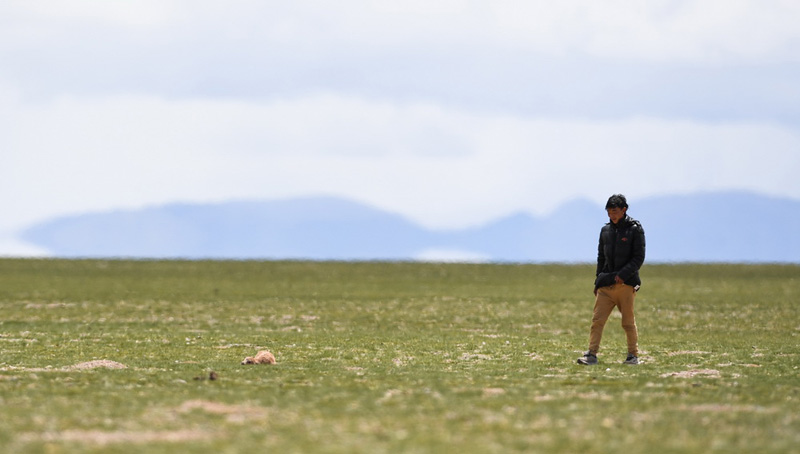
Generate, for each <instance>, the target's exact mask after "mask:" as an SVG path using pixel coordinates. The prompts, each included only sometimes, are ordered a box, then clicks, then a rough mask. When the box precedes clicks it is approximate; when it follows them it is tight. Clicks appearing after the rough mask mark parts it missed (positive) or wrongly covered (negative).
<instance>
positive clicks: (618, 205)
mask: <svg viewBox="0 0 800 454" xmlns="http://www.w3.org/2000/svg"><path fill="white" fill-rule="evenodd" d="M627 211H628V200H627V199H625V196H624V195H622V194H614V195H612V196H611V197H609V198H608V202H606V212H607V213H608V219H609V220H610V221H611V222H612V223H613V224H616V223H617V222H619V221H620V219H623V218H624V217H625V213H626V212H627Z"/></svg>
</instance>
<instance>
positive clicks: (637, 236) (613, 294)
mask: <svg viewBox="0 0 800 454" xmlns="http://www.w3.org/2000/svg"><path fill="white" fill-rule="evenodd" d="M627 211H628V201H627V200H626V199H625V196H624V195H622V194H614V195H612V196H611V197H609V198H608V202H607V203H606V212H608V219H609V223H608V224H606V225H604V226H603V228H602V229H601V230H600V243H599V245H598V248H597V273H596V276H597V277H596V279H595V283H594V294H595V302H594V313H593V315H592V327H591V330H590V332H589V351H587V352H586V353H584V355H583V356H582V357H581V358H579V359H578V364H583V365H585V366H591V365H595V364H597V362H598V360H597V352H598V351H599V350H600V339H601V338H602V337H603V328H604V327H605V324H606V321H607V320H608V317H609V316H610V315H611V312H612V311H613V310H614V307H617V309H619V311H620V312H621V313H622V328H623V329H624V330H625V337H626V339H627V342H628V356H627V358H626V359H625V361H624V363H625V364H639V333H638V331H637V329H636V317H635V316H634V314H633V302H634V300H635V298H636V292H637V291H639V286H640V285H641V284H642V281H641V280H640V279H639V268H640V267H641V266H642V263H644V249H645V240H644V229H643V228H642V225H641V224H640V223H639V221H637V220H635V219H633V218H631V217H630V216H628V214H627Z"/></svg>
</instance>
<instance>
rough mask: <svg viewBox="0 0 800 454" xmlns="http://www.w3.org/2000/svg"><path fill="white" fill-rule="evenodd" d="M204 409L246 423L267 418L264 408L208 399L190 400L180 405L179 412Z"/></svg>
mask: <svg viewBox="0 0 800 454" xmlns="http://www.w3.org/2000/svg"><path fill="white" fill-rule="evenodd" d="M197 410H199V411H203V412H206V413H209V414H212V415H222V416H225V419H226V420H227V421H228V422H232V423H246V422H248V421H252V420H253V419H263V418H266V416H267V412H266V410H264V409H263V408H259V407H252V406H248V405H230V404H223V403H219V402H211V401H208V400H188V401H186V402H184V403H182V404H181V406H180V407H178V409H177V412H178V413H182V414H183V413H189V412H192V411H197Z"/></svg>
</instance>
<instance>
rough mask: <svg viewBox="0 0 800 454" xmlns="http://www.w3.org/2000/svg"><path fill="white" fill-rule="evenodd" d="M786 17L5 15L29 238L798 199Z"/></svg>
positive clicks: (81, 10)
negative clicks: (328, 213)
mask: <svg viewBox="0 0 800 454" xmlns="http://www.w3.org/2000/svg"><path fill="white" fill-rule="evenodd" d="M798 23H800V2H796V1H794V0H782V1H777V0H762V1H755V0H753V1H749V0H703V1H699V0H686V1H681V0H673V1H661V0H648V1H647V2H643V1H640V0H607V1H603V2H595V1H588V0H586V1H575V0H560V1H558V2H553V1H549V0H545V1H540V0H525V1H510V0H437V1H435V2H431V1H428V0H425V1H421V0H402V1H394V0H381V1H362V0H342V1H338V2H330V1H315V0H300V1H291V2H287V1H272V0H260V1H252V0H238V1H237V0H234V1H224V2H223V1H209V0H137V1H122V0H79V1H75V0H4V1H3V2H0V158H1V161H0V206H2V216H0V255H23V256H24V255H37V254H41V253H44V252H45V251H41V250H39V249H37V248H36V247H35V246H32V245H29V244H25V243H23V242H21V241H20V240H19V239H18V238H17V235H18V233H19V232H21V231H22V230H24V229H25V228H26V227H28V226H31V225H34V224H36V223H39V222H42V221H45V220H48V219H52V218H54V217H58V216H64V215H73V214H81V213H86V212H99V211H111V210H125V209H137V208H142V207H149V206H156V205H163V204H167V203H173V202H188V203H207V202H221V201H228V200H241V199H247V200H274V199H284V198H292V197H307V196H319V195H325V196H339V197H344V198H348V199H352V200H355V201H358V202H362V203H366V204H369V205H371V206H374V207H376V208H381V209H384V210H387V211H391V212H394V213H398V214H401V215H404V216H406V217H407V218H408V219H410V220H412V221H414V222H416V223H418V224H420V225H422V226H425V227H429V228H435V229H451V228H462V227H467V226H475V225H479V224H482V223H485V222H489V221H491V220H493V219H496V218H498V217H501V216H505V215H508V214H511V213H516V212H527V213H531V214H534V215H546V214H548V213H549V212H551V211H552V210H554V209H555V208H557V207H558V206H559V205H560V204H563V203H565V202H568V201H571V200H575V199H588V200H591V201H594V202H597V203H598V205H599V204H602V203H603V202H604V201H605V199H606V198H607V197H608V196H609V195H610V194H612V193H617V192H622V193H624V194H626V195H627V196H628V199H629V202H630V203H631V205H632V207H633V206H635V205H634V204H635V200H637V199H642V198H646V197H652V196H658V195H669V194H686V193H693V192H707V191H721V190H737V191H741V190H744V191H752V192H756V193H759V194H766V195H772V196H777V197H787V198H792V199H800V178H798V175H800V84H798V83H797V81H798V80H800V27H798V26H797V24H798Z"/></svg>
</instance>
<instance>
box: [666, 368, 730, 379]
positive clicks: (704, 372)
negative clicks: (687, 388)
mask: <svg viewBox="0 0 800 454" xmlns="http://www.w3.org/2000/svg"><path fill="white" fill-rule="evenodd" d="M697 376H704V377H708V378H719V377H720V373H719V371H718V370H716V369H691V370H684V371H680V372H669V373H666V374H662V375H661V377H662V378H666V377H677V378H694V377H697Z"/></svg>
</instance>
